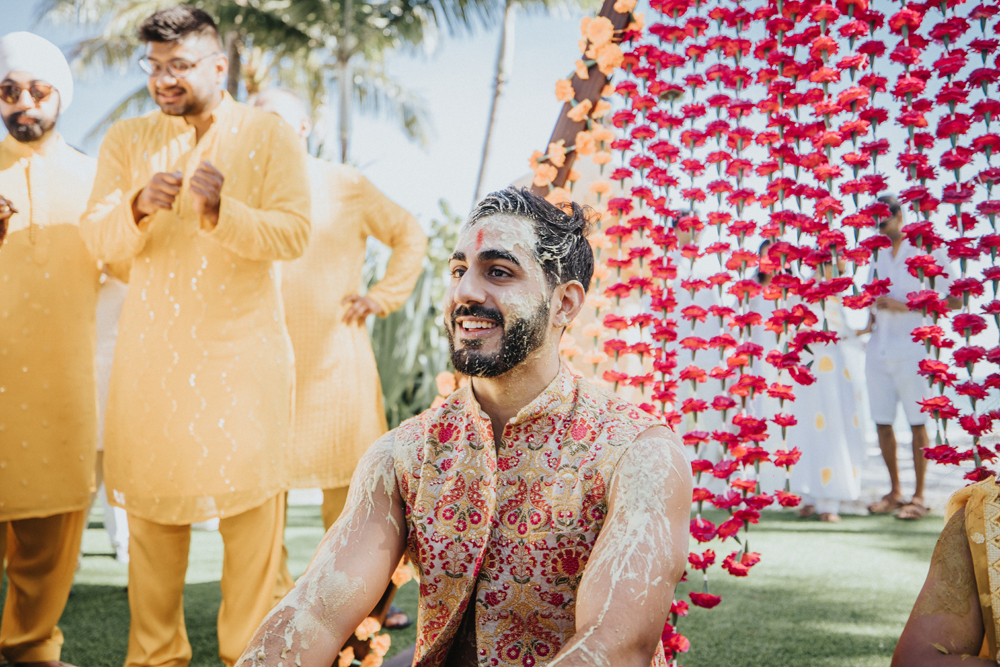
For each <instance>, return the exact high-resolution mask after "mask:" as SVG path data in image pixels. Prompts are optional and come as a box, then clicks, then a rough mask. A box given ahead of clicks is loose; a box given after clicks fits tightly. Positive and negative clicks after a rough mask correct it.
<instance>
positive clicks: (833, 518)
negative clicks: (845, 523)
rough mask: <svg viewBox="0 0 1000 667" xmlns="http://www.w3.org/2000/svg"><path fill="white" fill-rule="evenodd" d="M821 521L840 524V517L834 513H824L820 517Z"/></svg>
mask: <svg viewBox="0 0 1000 667" xmlns="http://www.w3.org/2000/svg"><path fill="white" fill-rule="evenodd" d="M819 520H820V521H826V522H827V523H840V515H839V514H836V513H834V512H823V513H822V514H820V515H819Z"/></svg>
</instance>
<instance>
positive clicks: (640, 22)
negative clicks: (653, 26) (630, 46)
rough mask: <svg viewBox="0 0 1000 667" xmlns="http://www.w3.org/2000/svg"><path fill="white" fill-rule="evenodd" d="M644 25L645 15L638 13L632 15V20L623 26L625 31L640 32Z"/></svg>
mask: <svg viewBox="0 0 1000 667" xmlns="http://www.w3.org/2000/svg"><path fill="white" fill-rule="evenodd" d="M645 27H646V15H645V14H642V13H639V14H633V15H632V22H631V23H629V24H628V27H627V28H625V30H626V31H627V32H642V29H643V28H645Z"/></svg>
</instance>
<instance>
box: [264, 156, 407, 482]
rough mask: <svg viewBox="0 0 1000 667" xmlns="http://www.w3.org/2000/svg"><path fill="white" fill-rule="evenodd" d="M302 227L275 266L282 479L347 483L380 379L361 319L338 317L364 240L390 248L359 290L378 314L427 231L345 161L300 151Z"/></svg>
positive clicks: (378, 428) (371, 425) (392, 299)
mask: <svg viewBox="0 0 1000 667" xmlns="http://www.w3.org/2000/svg"><path fill="white" fill-rule="evenodd" d="M309 178H310V182H311V185H312V220H311V222H312V235H311V238H310V242H309V248H308V249H307V250H306V252H305V253H304V254H303V255H302V257H301V258H299V259H297V260H295V261H293V262H288V263H286V264H284V265H283V266H282V276H281V293H282V296H283V298H284V301H285V318H286V320H287V322H288V332H289V334H291V337H292V348H293V349H294V350H295V384H296V387H295V437H294V446H293V448H292V451H291V455H290V456H289V457H288V465H289V472H290V475H291V486H292V487H297V488H314V487H320V488H323V489H332V488H337V487H342V486H347V485H348V484H349V483H350V481H351V475H352V474H353V473H354V468H355V467H357V465H358V460H359V459H360V458H361V455H362V454H364V453H365V450H366V449H367V448H368V446H369V445H371V444H372V443H373V442H375V440H377V439H378V438H380V437H381V436H382V435H383V434H384V433H385V431H386V421H385V410H384V408H383V406H382V388H381V386H380V385H379V378H378V369H377V368H376V366H375V356H374V355H373V353H372V347H371V342H370V341H369V340H368V331H367V329H366V328H365V326H364V324H361V325H355V324H352V325H347V324H344V323H343V321H342V318H343V316H344V313H345V312H346V310H347V308H348V306H345V305H343V304H342V303H341V302H342V301H343V300H344V298H345V297H348V296H350V295H352V294H359V293H360V290H361V279H362V276H361V273H362V267H363V266H364V261H365V244H366V241H367V239H368V237H369V236H374V237H375V238H376V239H378V240H379V241H381V242H382V243H384V244H386V245H387V246H389V248H391V249H392V258H391V259H390V261H389V266H388V267H387V269H386V272H385V276H384V277H383V278H382V280H380V281H379V282H378V284H377V285H375V286H374V287H372V289H371V290H369V292H368V296H369V297H371V298H372V299H374V300H375V301H376V302H377V303H378V304H379V305H380V306H381V307H382V312H383V313H385V314H388V313H391V312H392V311H394V310H396V309H397V308H399V307H400V306H401V305H403V302H404V301H406V299H407V297H409V295H410V292H411V291H412V290H413V285H414V283H415V282H416V281H417V277H418V276H419V275H420V270H421V262H422V260H423V256H424V250H425V249H426V247H427V237H426V236H425V235H424V233H423V230H421V229H420V225H419V224H417V221H416V219H415V218H414V217H413V216H412V215H410V214H409V213H407V212H406V211H405V210H404V209H403V208H401V207H400V206H398V205H396V204H395V203H393V202H392V201H390V200H389V198H388V197H386V196H385V195H383V194H382V193H381V192H379V191H378V190H377V189H376V188H375V187H374V186H373V185H372V184H371V183H370V182H368V179H366V178H365V177H364V176H362V175H361V174H359V173H358V171H357V170H356V169H353V168H351V167H347V166H343V165H336V164H331V163H329V162H326V161H325V160H317V159H315V158H309Z"/></svg>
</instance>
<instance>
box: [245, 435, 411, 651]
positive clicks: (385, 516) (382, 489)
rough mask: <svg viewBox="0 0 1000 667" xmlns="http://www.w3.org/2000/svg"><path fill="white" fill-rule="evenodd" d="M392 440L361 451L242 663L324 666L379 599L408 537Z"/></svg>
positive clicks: (381, 440)
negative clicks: (299, 569) (345, 487)
mask: <svg viewBox="0 0 1000 667" xmlns="http://www.w3.org/2000/svg"><path fill="white" fill-rule="evenodd" d="M393 442H394V438H393V434H392V433H389V434H388V435H386V436H384V437H382V438H381V439H379V440H378V441H377V442H376V443H375V444H374V445H372V446H371V448H369V450H368V451H367V452H366V453H365V455H364V456H363V457H362V459H361V462H360V463H359V464H358V468H357V470H355V472H354V477H353V479H352V480H351V490H350V492H349V494H348V497H347V506H346V507H345V508H344V511H343V513H342V514H341V516H340V519H338V520H337V522H336V523H335V524H333V525H332V526H331V527H330V530H329V531H327V533H326V536H325V537H324V538H323V541H322V542H320V545H319V548H318V549H317V550H316V555H315V556H313V559H312V562H311V563H310V564H309V568H308V569H307V570H306V573H305V574H304V575H302V577H301V578H300V579H299V580H298V581H297V582H296V584H295V588H293V589H292V591H291V592H290V593H289V594H288V595H286V596H285V598H284V599H283V600H282V601H281V602H280V603H279V604H278V606H277V607H275V608H274V610H273V611H272V612H271V613H270V614H269V615H268V617H267V618H266V619H264V622H263V623H262V624H261V626H260V627H259V628H258V629H257V632H256V633H255V634H254V637H253V639H252V640H250V644H249V645H248V646H247V648H246V650H245V651H244V652H243V656H242V657H241V658H240V660H239V662H238V663H237V664H238V665H240V667H261V666H264V665H266V666H267V667H277V665H279V664H282V665H294V666H295V667H330V665H332V664H333V663H334V661H335V660H336V658H337V653H338V651H340V648H341V647H342V646H343V645H344V642H346V641H347V638H348V637H350V636H351V633H352V632H354V630H355V629H356V628H357V627H358V625H359V624H360V623H361V621H363V620H364V619H365V617H367V615H368V614H369V613H370V612H371V610H372V609H373V608H374V607H375V605H376V604H377V603H378V601H379V598H381V597H382V594H383V593H384V592H385V587H386V586H387V585H388V583H389V580H390V578H391V577H392V573H393V571H394V570H395V569H396V566H397V565H398V564H399V560H400V558H402V556H403V550H404V548H405V542H406V524H405V523H404V518H403V503H402V498H401V496H400V494H399V490H398V488H397V487H396V473H395V470H394V467H393Z"/></svg>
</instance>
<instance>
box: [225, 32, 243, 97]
mask: <svg viewBox="0 0 1000 667" xmlns="http://www.w3.org/2000/svg"><path fill="white" fill-rule="evenodd" d="M242 46H243V40H242V39H241V38H240V33H239V31H238V30H230V31H229V34H227V35H226V55H227V56H229V75H228V76H227V77H226V90H228V91H229V94H230V95H232V96H233V99H234V100H235V99H237V97H238V96H239V94H240V76H241V74H242V72H241V71H240V70H241V67H240V65H241V63H240V47H242Z"/></svg>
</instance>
